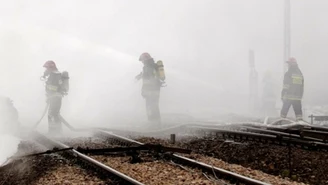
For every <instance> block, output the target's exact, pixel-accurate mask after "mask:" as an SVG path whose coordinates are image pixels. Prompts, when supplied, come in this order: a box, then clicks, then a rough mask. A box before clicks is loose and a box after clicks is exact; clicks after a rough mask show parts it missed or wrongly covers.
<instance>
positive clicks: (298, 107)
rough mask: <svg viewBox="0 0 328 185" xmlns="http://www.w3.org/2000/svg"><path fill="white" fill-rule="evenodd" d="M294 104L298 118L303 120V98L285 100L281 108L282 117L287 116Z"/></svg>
mask: <svg viewBox="0 0 328 185" xmlns="http://www.w3.org/2000/svg"><path fill="white" fill-rule="evenodd" d="M291 106H293V109H294V112H295V116H296V120H302V119H303V112H302V102H301V100H288V99H287V100H284V102H283V106H282V109H281V117H282V118H286V117H287V114H288V111H289V108H290V107H291Z"/></svg>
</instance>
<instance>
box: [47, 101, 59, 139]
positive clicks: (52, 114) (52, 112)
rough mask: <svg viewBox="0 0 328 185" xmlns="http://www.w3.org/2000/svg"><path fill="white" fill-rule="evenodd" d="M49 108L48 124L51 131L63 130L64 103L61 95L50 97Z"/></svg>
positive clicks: (54, 132)
mask: <svg viewBox="0 0 328 185" xmlns="http://www.w3.org/2000/svg"><path fill="white" fill-rule="evenodd" d="M48 103H49V110H48V124H49V133H50V134H57V133H60V132H61V131H62V124H61V120H60V108H61V104H62V97H61V96H52V97H49V98H48Z"/></svg>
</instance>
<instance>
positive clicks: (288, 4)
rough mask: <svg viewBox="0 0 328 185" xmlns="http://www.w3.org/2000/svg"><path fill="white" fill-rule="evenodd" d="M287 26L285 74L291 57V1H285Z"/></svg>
mask: <svg viewBox="0 0 328 185" xmlns="http://www.w3.org/2000/svg"><path fill="white" fill-rule="evenodd" d="M284 17H285V26H284V29H285V30H284V40H285V43H284V61H283V72H284V73H285V72H286V71H287V66H286V63H285V62H286V61H287V60H288V59H289V57H290V41H291V39H290V0H285V16H284Z"/></svg>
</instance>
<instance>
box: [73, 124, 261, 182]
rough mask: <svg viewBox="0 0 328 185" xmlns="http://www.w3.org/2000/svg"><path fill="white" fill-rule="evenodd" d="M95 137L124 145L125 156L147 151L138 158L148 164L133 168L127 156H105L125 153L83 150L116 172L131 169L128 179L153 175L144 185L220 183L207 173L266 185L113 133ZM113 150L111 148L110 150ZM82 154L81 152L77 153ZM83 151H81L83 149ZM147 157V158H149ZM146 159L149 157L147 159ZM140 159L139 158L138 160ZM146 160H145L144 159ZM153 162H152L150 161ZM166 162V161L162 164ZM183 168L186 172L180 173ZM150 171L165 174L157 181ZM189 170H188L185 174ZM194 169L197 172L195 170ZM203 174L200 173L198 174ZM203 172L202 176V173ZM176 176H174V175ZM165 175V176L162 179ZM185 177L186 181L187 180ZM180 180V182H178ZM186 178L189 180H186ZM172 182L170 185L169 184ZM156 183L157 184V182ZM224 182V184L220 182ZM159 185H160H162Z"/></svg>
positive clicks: (100, 132) (102, 132)
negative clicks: (164, 182) (163, 182)
mask: <svg viewBox="0 0 328 185" xmlns="http://www.w3.org/2000/svg"><path fill="white" fill-rule="evenodd" d="M95 135H97V136H98V137H101V138H103V139H105V140H106V141H107V142H108V141H110V143H112V144H113V143H114V145H117V144H119V145H123V146H125V147H128V148H129V149H128V150H125V149H124V148H123V150H124V151H125V152H127V151H130V152H131V150H136V149H142V150H145V151H147V152H146V153H142V152H141V153H139V154H138V155H139V156H141V157H140V158H143V159H141V160H146V161H144V162H142V163H137V164H134V165H131V164H130V163H129V162H127V161H129V160H128V158H127V157H126V156H117V157H116V158H113V157H112V156H110V157H108V156H104V154H107V155H110V154H113V153H117V152H118V151H122V148H116V149H115V148H114V150H113V148H107V149H105V150H104V149H98V150H97V149H96V150H84V153H89V154H90V153H92V154H93V155H95V154H97V156H94V158H96V159H98V160H100V161H103V162H104V163H107V164H108V165H112V166H113V168H116V169H123V168H124V167H123V166H124V165H125V167H126V168H124V169H129V170H124V172H125V173H127V174H129V175H134V177H135V178H138V179H140V180H143V178H141V177H140V174H142V173H138V174H135V173H133V171H139V170H141V171H150V172H151V173H149V175H146V177H147V178H146V179H148V181H145V183H147V184H156V183H158V181H161V180H167V182H166V183H169V184H171V183H173V184H174V183H175V182H174V181H176V183H179V181H180V183H186V182H185V181H186V180H189V182H188V184H189V183H190V184H193V183H196V184H197V183H200V184H201V182H202V183H205V184H213V182H212V181H213V180H214V181H215V182H216V181H217V180H218V179H210V180H209V177H208V176H207V175H206V174H205V175H204V174H203V172H207V173H208V174H210V175H211V176H213V173H214V176H216V177H219V178H221V179H225V180H230V181H231V182H233V183H245V184H267V183H264V182H261V181H258V180H254V179H251V178H248V177H245V176H242V175H239V174H236V173H232V172H229V171H227V170H223V169H220V168H216V167H213V166H210V165H207V164H205V163H201V162H198V161H195V160H193V159H189V158H186V157H183V156H180V155H177V154H175V153H169V154H168V153H162V151H161V150H164V149H165V148H160V146H152V145H151V146H149V145H147V144H144V143H141V142H138V141H135V140H131V139H128V138H126V137H122V136H120V135H115V134H113V133H109V132H107V131H102V130H97V131H95ZM107 147H108V145H107ZM109 147H112V146H109ZM169 149H170V150H171V151H178V152H179V151H181V149H178V148H169ZM78 150H79V149H78ZM80 151H82V150H81V149H80ZM149 152H155V154H156V155H154V153H153V154H151V155H149ZM99 154H100V155H99ZM147 154H148V156H147ZM144 155H146V156H144ZM159 155H162V156H161V157H160V159H162V160H157V159H158V157H159ZM139 156H138V157H137V158H139ZM154 156H155V158H156V160H154ZM144 158H146V159H144ZM150 158H151V159H150ZM163 159H164V160H163ZM117 161H125V162H117ZM167 168H168V169H171V170H167V171H165V169H167ZM181 168H183V169H182V170H181ZM149 169H154V170H155V174H156V171H157V172H158V170H156V169H162V170H163V173H160V174H158V177H156V176H154V172H152V170H149ZM186 169H187V170H186ZM195 169H198V171H197V170H195ZM199 170H201V171H199ZM186 171H189V172H188V173H186ZM190 171H193V173H192V175H188V174H190ZM202 171H203V172H202ZM171 172H174V173H171ZM163 174H165V175H166V177H165V176H163ZM177 174H181V175H177ZM184 176H185V177H184ZM179 178H180V179H179ZM184 178H187V179H184ZM170 180H171V181H170ZM156 181H157V182H156ZM219 181H222V180H219ZM159 184H160V183H159ZM223 184H227V182H226V181H225V182H224V183H223Z"/></svg>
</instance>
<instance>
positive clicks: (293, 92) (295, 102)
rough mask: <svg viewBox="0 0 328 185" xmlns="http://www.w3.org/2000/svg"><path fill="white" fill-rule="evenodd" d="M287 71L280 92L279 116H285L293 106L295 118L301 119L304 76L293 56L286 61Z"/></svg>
mask: <svg viewBox="0 0 328 185" xmlns="http://www.w3.org/2000/svg"><path fill="white" fill-rule="evenodd" d="M287 64H288V71H287V72H286V73H285V76H284V86H283V90H282V92H281V99H282V101H283V106H282V109H281V117H282V118H286V117H287V114H288V111H289V108H290V107H291V106H293V109H294V112H295V116H296V120H298V121H299V120H303V112H302V98H303V92H304V77H303V74H302V72H301V70H300V69H299V67H298V64H297V61H296V59H295V58H290V59H289V60H288V61H287Z"/></svg>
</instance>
